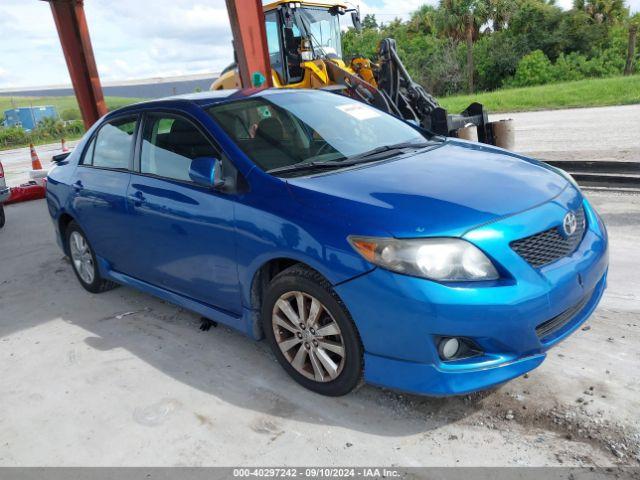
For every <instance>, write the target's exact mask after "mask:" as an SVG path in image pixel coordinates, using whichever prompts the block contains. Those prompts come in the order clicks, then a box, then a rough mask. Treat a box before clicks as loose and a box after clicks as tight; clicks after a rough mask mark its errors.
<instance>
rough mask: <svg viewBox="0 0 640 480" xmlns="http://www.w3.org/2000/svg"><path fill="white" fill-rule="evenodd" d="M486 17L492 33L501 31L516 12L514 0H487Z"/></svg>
mask: <svg viewBox="0 0 640 480" xmlns="http://www.w3.org/2000/svg"><path fill="white" fill-rule="evenodd" d="M487 6H488V17H489V20H490V21H491V27H492V28H493V31H494V32H497V31H499V30H503V29H504V28H506V27H507V25H508V24H509V20H511V16H512V15H513V14H514V12H515V11H516V8H517V6H516V2H515V0H488V1H487Z"/></svg>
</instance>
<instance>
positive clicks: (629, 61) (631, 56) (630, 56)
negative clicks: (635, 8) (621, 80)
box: [624, 13, 640, 75]
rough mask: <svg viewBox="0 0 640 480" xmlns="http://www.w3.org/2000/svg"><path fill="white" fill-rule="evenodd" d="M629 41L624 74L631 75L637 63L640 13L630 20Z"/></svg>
mask: <svg viewBox="0 0 640 480" xmlns="http://www.w3.org/2000/svg"><path fill="white" fill-rule="evenodd" d="M628 25H629V26H628V29H629V41H628V42H627V57H626V61H625V65H624V74H625V75H631V74H632V73H633V69H634V63H635V56H636V55H635V50H636V43H637V40H638V29H640V13H636V14H635V15H634V16H633V17H631V18H630V19H629V22H628Z"/></svg>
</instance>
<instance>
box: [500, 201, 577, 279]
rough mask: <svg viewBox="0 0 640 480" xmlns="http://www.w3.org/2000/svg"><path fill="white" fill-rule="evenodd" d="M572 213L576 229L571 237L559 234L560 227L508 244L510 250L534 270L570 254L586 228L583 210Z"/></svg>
mask: <svg viewBox="0 0 640 480" xmlns="http://www.w3.org/2000/svg"><path fill="white" fill-rule="evenodd" d="M574 213H575V214H576V221H577V228H576V231H575V232H573V234H572V235H570V236H568V237H565V236H564V235H562V234H561V233H560V230H561V229H562V225H560V226H558V227H554V228H550V229H549V230H545V231H544V232H540V233H536V234H535V235H531V236H530V237H525V238H521V239H520V240H516V241H513V242H511V244H510V245H511V248H512V249H513V250H514V251H515V252H516V253H517V254H518V255H520V256H521V257H522V258H524V259H525V260H526V261H527V262H528V263H529V265H531V266H532V267H534V268H540V267H542V266H544V265H547V264H549V263H552V262H555V261H556V260H558V259H560V258H562V257H566V256H567V255H570V254H572V253H573V252H574V251H575V249H576V248H577V247H578V245H579V244H580V242H581V241H582V237H583V236H584V231H585V228H586V221H585V217H584V208H582V207H580V208H579V209H578V210H576V211H575V212H574Z"/></svg>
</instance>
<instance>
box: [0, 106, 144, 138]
mask: <svg viewBox="0 0 640 480" xmlns="http://www.w3.org/2000/svg"><path fill="white" fill-rule="evenodd" d="M142 100H144V99H142V98H128V97H105V102H106V103H107V109H108V110H109V111H111V110H115V109H117V108H120V107H124V106H125V105H130V104H132V103H136V102H140V101H142ZM44 105H53V106H54V107H56V109H57V110H58V115H62V114H63V112H65V111H66V110H76V111H77V115H76V116H75V117H72V118H78V119H79V118H80V115H79V108H78V102H77V100H76V97H75V96H73V95H69V96H65V97H3V96H0V118H2V117H3V116H4V112H5V110H9V109H11V108H18V107H30V106H34V107H38V106H44ZM65 129H68V124H67V126H66V127H65ZM39 130H41V129H36V130H35V131H34V132H31V133H28V134H26V135H23V137H24V138H10V139H7V138H3V137H6V134H7V133H8V132H9V131H10V129H3V128H2V127H0V150H8V149H12V148H19V147H25V146H27V145H29V143H33V144H34V145H43V144H47V143H52V142H54V143H55V142H58V141H59V139H58V138H54V137H58V136H62V135H64V137H65V139H66V140H77V139H79V138H81V137H82V135H83V134H84V128H82V127H80V130H81V131H80V132H78V131H77V128H74V129H73V132H74V133H70V132H67V133H64V134H61V135H54V136H53V137H52V136H51V135H50V134H49V133H47V134H43V132H41V131H39ZM3 133H4V135H3Z"/></svg>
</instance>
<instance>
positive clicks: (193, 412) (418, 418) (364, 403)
mask: <svg viewBox="0 0 640 480" xmlns="http://www.w3.org/2000/svg"><path fill="white" fill-rule="evenodd" d="M589 196H590V198H591V200H592V201H593V203H594V204H595V205H596V207H597V208H598V209H599V211H600V212H601V213H602V214H603V215H604V218H605V221H606V223H607V224H608V226H609V232H610V237H611V271H610V277H609V288H608V290H607V292H606V294H605V297H604V299H603V301H602V303H601V305H600V307H599V308H598V310H597V311H596V313H595V314H594V315H593V317H592V318H591V319H590V320H589V321H588V323H587V326H586V327H585V328H583V329H582V330H579V331H578V332H576V333H575V334H574V335H573V336H572V337H570V338H569V339H568V340H566V341H565V342H563V343H562V344H560V345H559V346H557V347H556V348H554V349H553V350H552V351H551V352H550V353H549V356H548V358H547V360H546V361H545V363H543V365H542V366H541V367H540V368H538V369H537V370H535V371H533V372H532V373H531V374H529V375H528V376H527V377H521V378H519V379H516V380H514V381H512V382H510V383H508V384H507V385H504V386H502V387H501V388H499V389H496V390H493V391H491V392H487V393H484V394H478V395H471V396H465V397H458V398H447V399H433V398H424V397H416V396H410V395H401V394H397V393H393V392H389V391H385V390H381V389H378V388H374V387H369V386H365V387H363V388H362V389H360V390H358V391H357V392H355V393H352V394H350V395H348V396H346V397H342V398H326V397H321V396H318V395H315V394H313V393H311V392H309V391H306V390H304V389H303V388H302V387H299V386H298V385H297V384H296V383H294V382H293V381H292V380H290V379H289V378H288V376H287V375H286V374H285V372H284V371H283V370H282V369H281V368H280V367H279V365H278V364H277V363H276V362H275V360H274V358H273V356H272V355H271V353H270V352H269V350H268V348H267V345H266V344H265V343H264V342H262V343H254V342H253V341H251V340H249V339H247V338H245V337H243V336H241V335H240V334H238V333H236V332H233V331H231V330H229V329H227V328H223V327H220V328H217V329H212V330H211V331H209V332H202V331H200V330H199V329H198V326H199V321H198V317H197V316H195V315H193V314H191V313H189V312H186V311H184V310H182V309H180V308H177V307H175V306H172V305H170V304H167V303H164V302H162V301H160V300H157V299H155V298H153V297H151V296H148V295H145V294H142V293H139V292H136V291H134V290H131V289H129V288H118V289H116V290H113V291H110V292H107V293H104V294H101V295H92V294H89V293H87V292H85V291H84V290H83V289H82V288H81V287H80V285H79V284H78V283H77V281H76V279H75V277H74V275H73V273H72V270H71V266H70V265H69V263H68V262H67V261H66V260H65V259H64V258H63V256H62V254H61V252H60V251H59V250H58V248H57V246H56V245H55V243H54V240H53V229H52V226H51V225H50V221H49V219H48V214H47V211H46V205H45V203H44V201H35V202H31V203H26V204H18V205H12V206H9V207H7V208H6V213H7V225H6V227H5V228H4V229H2V230H0V378H1V379H2V380H1V387H0V406H1V408H0V466H35V465H48V466H73V465H128V466H138V465H139V466H151V465H154V466H167V465H227V466H231V465H273V466H282V465H309V464H311V465H372V464H375V465H389V466H419V465H431V466H445V465H565V466H566V465H599V466H608V465H619V464H623V465H636V466H637V465H638V462H640V426H639V424H638V411H640V373H639V372H640V349H639V348H638V347H639V346H640V298H639V297H640V275H639V274H638V271H640V253H639V252H638V248H637V247H638V236H639V235H640V196H631V195H613V194H603V193H592V194H589Z"/></svg>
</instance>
